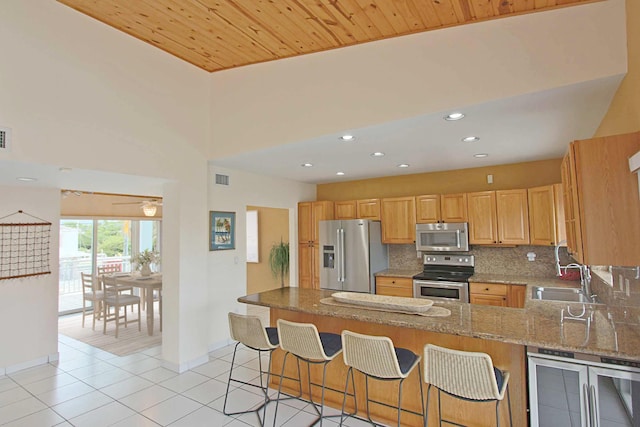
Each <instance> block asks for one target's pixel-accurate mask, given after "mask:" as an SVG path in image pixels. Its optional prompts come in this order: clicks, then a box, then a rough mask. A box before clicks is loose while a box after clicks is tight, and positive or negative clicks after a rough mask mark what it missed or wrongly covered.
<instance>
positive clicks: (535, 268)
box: [389, 245, 574, 277]
mask: <svg viewBox="0 0 640 427" xmlns="http://www.w3.org/2000/svg"><path fill="white" fill-rule="evenodd" d="M529 252H533V253H535V254H536V259H535V261H528V260H527V253H529ZM465 254H468V255H474V256H475V258H476V259H475V261H476V267H475V271H476V273H489V274H506V275H518V276H527V277H555V275H556V270H555V257H554V247H553V246H516V247H513V248H498V247H486V246H473V247H472V248H471V250H470V251H469V252H465ZM559 255H560V264H561V265H566V264H569V263H571V262H574V261H573V260H572V259H571V258H570V257H569V255H568V254H567V248H564V247H563V248H560V250H559ZM389 268H392V269H402V270H421V269H422V257H419V256H418V255H417V252H416V247H415V246H414V245H389Z"/></svg>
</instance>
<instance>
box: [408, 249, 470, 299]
mask: <svg viewBox="0 0 640 427" xmlns="http://www.w3.org/2000/svg"><path fill="white" fill-rule="evenodd" d="M423 264H424V268H423V271H422V273H420V274H416V275H415V276H413V297H414V298H429V299H440V300H450V301H459V302H469V277H471V276H473V270H474V266H475V259H474V258H473V255H429V254H427V255H423Z"/></svg>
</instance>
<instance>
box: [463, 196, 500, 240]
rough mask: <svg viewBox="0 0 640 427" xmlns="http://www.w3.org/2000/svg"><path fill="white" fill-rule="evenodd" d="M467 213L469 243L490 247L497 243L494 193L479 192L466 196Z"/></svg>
mask: <svg viewBox="0 0 640 427" xmlns="http://www.w3.org/2000/svg"><path fill="white" fill-rule="evenodd" d="M467 209H468V212H469V243H470V244H472V245H492V244H496V243H498V218H497V213H496V192H495V191H479V192H476V193H469V194H467Z"/></svg>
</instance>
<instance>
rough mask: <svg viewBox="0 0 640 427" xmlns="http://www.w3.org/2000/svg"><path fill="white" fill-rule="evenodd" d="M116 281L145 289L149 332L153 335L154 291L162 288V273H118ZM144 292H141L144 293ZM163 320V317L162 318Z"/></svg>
mask: <svg viewBox="0 0 640 427" xmlns="http://www.w3.org/2000/svg"><path fill="white" fill-rule="evenodd" d="M115 276H116V283H118V284H119V285H123V286H132V287H134V288H139V289H140V290H144V291H145V292H144V294H145V306H146V312H147V332H148V333H149V335H153V320H154V314H153V310H154V309H153V291H154V290H162V274H159V273H156V274H152V275H151V276H141V275H140V274H127V275H122V274H116V275H115ZM142 293H143V292H141V294H142ZM160 321H162V318H160Z"/></svg>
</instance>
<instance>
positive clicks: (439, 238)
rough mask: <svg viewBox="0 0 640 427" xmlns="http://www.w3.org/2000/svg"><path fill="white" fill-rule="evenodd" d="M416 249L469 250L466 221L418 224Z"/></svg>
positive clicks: (437, 250) (427, 250) (428, 250)
mask: <svg viewBox="0 0 640 427" xmlns="http://www.w3.org/2000/svg"><path fill="white" fill-rule="evenodd" d="M416 249H417V250H419V251H423V252H464V251H468V250H469V233H468V227H467V223H466V222H449V223H447V222H441V223H435V224H416Z"/></svg>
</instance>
